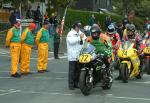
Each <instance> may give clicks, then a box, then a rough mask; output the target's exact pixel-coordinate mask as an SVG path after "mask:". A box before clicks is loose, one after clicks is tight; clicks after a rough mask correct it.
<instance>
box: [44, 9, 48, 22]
mask: <svg viewBox="0 0 150 103" xmlns="http://www.w3.org/2000/svg"><path fill="white" fill-rule="evenodd" d="M44 20H49V17H48V12H47V11H46V12H45V15H44Z"/></svg>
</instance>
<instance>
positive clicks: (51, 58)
mask: <svg viewBox="0 0 150 103" xmlns="http://www.w3.org/2000/svg"><path fill="white" fill-rule="evenodd" d="M0 56H5V57H9V58H10V56H9V55H0ZM59 58H60V59H64V58H67V56H60V57H59ZM30 59H31V60H38V58H33V57H32V58H30ZM48 60H54V57H50V58H48Z"/></svg>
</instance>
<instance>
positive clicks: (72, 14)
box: [65, 9, 122, 30]
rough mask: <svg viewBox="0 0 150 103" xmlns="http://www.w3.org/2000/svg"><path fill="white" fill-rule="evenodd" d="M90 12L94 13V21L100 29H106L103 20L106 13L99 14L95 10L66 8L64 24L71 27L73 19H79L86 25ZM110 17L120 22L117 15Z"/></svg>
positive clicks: (120, 18) (119, 17)
mask: <svg viewBox="0 0 150 103" xmlns="http://www.w3.org/2000/svg"><path fill="white" fill-rule="evenodd" d="M92 14H94V15H95V18H96V21H97V23H98V24H100V25H101V28H102V30H106V28H105V23H104V22H105V18H106V16H108V14H100V13H96V12H95V13H93V12H90V11H79V10H72V9H68V11H67V16H66V21H65V25H66V26H67V27H71V26H72V24H73V22H74V21H75V20H79V21H81V23H82V24H83V25H88V21H89V18H90V17H91V15H92ZM109 15H110V14H109ZM111 18H112V20H113V21H114V22H120V21H121V20H122V17H121V16H118V15H111Z"/></svg>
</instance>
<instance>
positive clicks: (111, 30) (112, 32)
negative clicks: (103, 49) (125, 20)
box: [106, 24, 121, 67]
mask: <svg viewBox="0 0 150 103" xmlns="http://www.w3.org/2000/svg"><path fill="white" fill-rule="evenodd" d="M106 35H108V36H109V37H110V41H111V44H112V50H113V51H112V61H113V63H112V66H114V67H117V66H116V65H117V49H118V48H119V45H120V43H121V40H120V36H119V34H118V33H117V30H116V29H115V26H114V25H113V24H110V25H109V26H108V28H107V32H106Z"/></svg>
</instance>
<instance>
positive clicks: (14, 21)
mask: <svg viewBox="0 0 150 103" xmlns="http://www.w3.org/2000/svg"><path fill="white" fill-rule="evenodd" d="M9 22H10V25H11V27H13V26H14V24H15V23H16V15H15V11H13V12H12V13H11V15H10V17H9Z"/></svg>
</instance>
